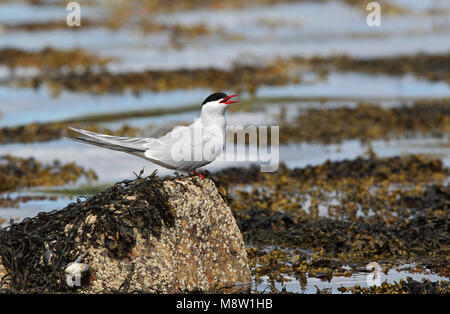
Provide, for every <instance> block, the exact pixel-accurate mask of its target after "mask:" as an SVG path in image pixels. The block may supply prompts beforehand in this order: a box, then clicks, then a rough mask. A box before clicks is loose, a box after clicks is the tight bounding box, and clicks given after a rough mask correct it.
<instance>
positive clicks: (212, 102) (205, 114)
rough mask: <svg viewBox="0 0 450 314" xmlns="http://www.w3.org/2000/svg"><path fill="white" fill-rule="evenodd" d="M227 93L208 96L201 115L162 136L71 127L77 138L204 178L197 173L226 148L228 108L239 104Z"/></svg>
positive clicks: (82, 141) (77, 139)
mask: <svg viewBox="0 0 450 314" xmlns="http://www.w3.org/2000/svg"><path fill="white" fill-rule="evenodd" d="M235 96H237V95H230V96H227V94H225V93H214V94H211V95H209V96H208V97H207V98H206V99H205V101H203V103H202V108H201V113H200V117H199V118H197V119H195V120H194V122H193V123H192V124H191V125H189V126H177V127H175V128H174V129H173V130H172V131H170V132H169V133H167V134H166V135H164V136H162V137H159V138H132V137H119V136H111V135H106V134H100V133H95V132H90V131H86V130H81V129H76V128H72V127H70V129H71V130H73V131H75V132H77V133H79V134H80V135H82V136H81V137H76V138H72V139H73V140H74V141H77V142H80V143H85V144H91V145H96V146H100V147H103V148H108V149H112V150H117V151H121V152H125V153H128V154H132V155H135V156H138V157H142V158H144V159H146V160H149V161H151V162H152V163H155V164H157V165H160V166H162V167H165V168H168V169H172V170H178V171H184V172H188V173H190V172H191V171H192V172H193V173H194V174H195V175H199V176H200V177H201V178H204V176H203V175H201V174H199V173H197V172H196V170H197V169H198V168H200V167H203V166H205V165H207V164H209V163H210V162H212V161H213V160H214V159H216V158H217V157H218V156H219V155H220V154H221V153H222V151H223V143H224V138H225V127H226V120H225V110H226V108H227V107H228V105H230V104H233V103H237V102H238V101H232V100H230V99H231V98H233V97H235Z"/></svg>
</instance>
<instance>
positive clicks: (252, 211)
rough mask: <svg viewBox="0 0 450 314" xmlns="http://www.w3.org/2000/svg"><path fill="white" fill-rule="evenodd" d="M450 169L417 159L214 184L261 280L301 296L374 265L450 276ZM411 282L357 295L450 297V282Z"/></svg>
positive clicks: (234, 177) (232, 173)
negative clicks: (319, 283) (316, 284)
mask: <svg viewBox="0 0 450 314" xmlns="http://www.w3.org/2000/svg"><path fill="white" fill-rule="evenodd" d="M449 172H450V170H449V169H447V168H445V167H443V165H442V163H441V162H440V161H439V160H428V159H425V158H422V157H420V156H414V155H412V156H407V157H393V158H376V157H370V158H358V159H356V160H345V161H340V162H326V163H324V164H322V165H320V166H316V167H306V168H301V169H297V168H296V169H288V168H285V167H282V169H281V170H280V171H279V172H277V173H272V174H261V173H260V172H259V169H258V168H257V167H255V168H251V169H242V168H235V169H227V170H223V171H221V172H219V173H216V174H215V175H214V177H215V178H216V180H217V181H218V182H220V184H224V186H222V192H223V193H224V195H226V196H228V197H229V201H230V204H231V206H232V209H233V212H234V215H235V217H236V219H237V221H238V224H239V226H240V228H241V231H242V233H243V235H244V239H245V241H246V243H247V244H248V245H249V247H250V248H249V249H248V253H249V256H250V261H251V265H252V270H253V272H254V275H255V280H256V282H257V283H258V281H260V280H262V279H261V278H265V277H266V276H267V277H268V279H267V280H269V282H271V283H272V286H271V289H272V291H276V287H275V283H281V284H282V285H283V283H286V282H291V281H294V282H298V283H299V288H298V290H299V291H300V290H301V289H300V287H301V286H302V285H303V286H304V285H305V284H306V282H307V278H311V277H317V278H322V279H323V280H331V279H332V278H334V277H342V276H344V277H351V276H352V274H355V273H360V272H361V270H365V266H366V265H367V264H369V263H371V262H377V263H378V264H379V265H380V267H381V268H382V269H383V271H384V272H386V273H387V272H389V271H390V270H393V269H395V268H396V267H399V266H402V265H403V264H412V265H414V267H413V268H412V272H413V273H427V272H433V273H436V274H438V275H440V276H441V277H444V278H445V277H449V267H448V262H449V261H448V258H449V253H450V252H449V250H450V246H449V244H450V241H449V240H450V236H449V233H448V231H449V230H448V228H449V225H448V224H449V210H450V186H449V185H448V180H446V179H447V178H448V175H449ZM410 285H411V282H410V280H408V281H407V283H399V285H385V286H382V287H379V288H377V289H362V290H361V289H358V288H356V287H353V288H351V290H348V291H352V292H356V291H358V292H362V293H367V292H368V293H373V292H411V291H417V292H418V291H422V292H425V291H428V290H427V289H430V290H429V291H428V292H431V291H435V292H445V293H448V292H449V290H448V288H449V283H448V281H444V282H442V283H440V284H439V285H437V286H433V287H430V288H427V287H426V285H425V284H424V286H423V287H422V288H413V287H412V285H411V287H410ZM303 288H304V287H303ZM411 289H412V290H411ZM414 289H419V290H414ZM421 289H422V290H421ZM325 290H327V289H325ZM341 290H342V292H345V291H347V290H345V289H341ZM341 290H340V291H341Z"/></svg>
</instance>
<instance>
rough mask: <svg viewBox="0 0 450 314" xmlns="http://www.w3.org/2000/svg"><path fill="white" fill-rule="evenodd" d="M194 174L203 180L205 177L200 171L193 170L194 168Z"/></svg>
mask: <svg viewBox="0 0 450 314" xmlns="http://www.w3.org/2000/svg"><path fill="white" fill-rule="evenodd" d="M194 175H196V176H199V177H200V178H201V179H202V180H204V179H205V178H206V177H205V176H204V175H202V174H201V173H198V172H197V171H195V170H194Z"/></svg>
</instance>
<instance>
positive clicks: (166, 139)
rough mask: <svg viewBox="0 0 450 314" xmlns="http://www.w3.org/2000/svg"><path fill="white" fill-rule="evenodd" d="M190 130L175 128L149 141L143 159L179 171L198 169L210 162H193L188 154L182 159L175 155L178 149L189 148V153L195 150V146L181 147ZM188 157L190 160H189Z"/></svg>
mask: <svg viewBox="0 0 450 314" xmlns="http://www.w3.org/2000/svg"><path fill="white" fill-rule="evenodd" d="M191 132H192V128H190V127H177V128H176V129H174V130H173V131H172V132H169V133H168V134H166V135H164V136H163V137H160V138H158V139H151V141H149V142H148V143H147V144H145V147H146V148H147V150H146V151H145V158H148V159H149V160H151V161H153V162H156V163H158V164H160V165H162V166H164V167H166V168H169V169H176V170H181V171H192V170H195V169H197V168H200V167H202V166H204V165H206V164H209V163H210V162H211V161H207V160H203V159H201V160H195V158H194V157H193V155H192V154H190V153H188V154H187V155H188V156H186V155H184V157H188V158H184V157H182V156H180V155H178V154H177V152H178V153H179V149H185V148H188V147H190V148H191V149H192V151H191V153H192V152H193V151H194V150H195V149H196V146H190V145H188V147H186V146H183V144H184V143H185V142H183V141H186V140H188V137H189V138H191V136H192V133H191ZM189 157H190V158H189Z"/></svg>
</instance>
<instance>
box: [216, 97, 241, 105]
mask: <svg viewBox="0 0 450 314" xmlns="http://www.w3.org/2000/svg"><path fill="white" fill-rule="evenodd" d="M236 96H237V95H231V96H227V97H225V98H224V99H222V100H221V101H220V103H221V104H226V105H231V104H235V103H237V102H239V101H237V100H236V101H228V100H229V99H231V98H233V97H236Z"/></svg>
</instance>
